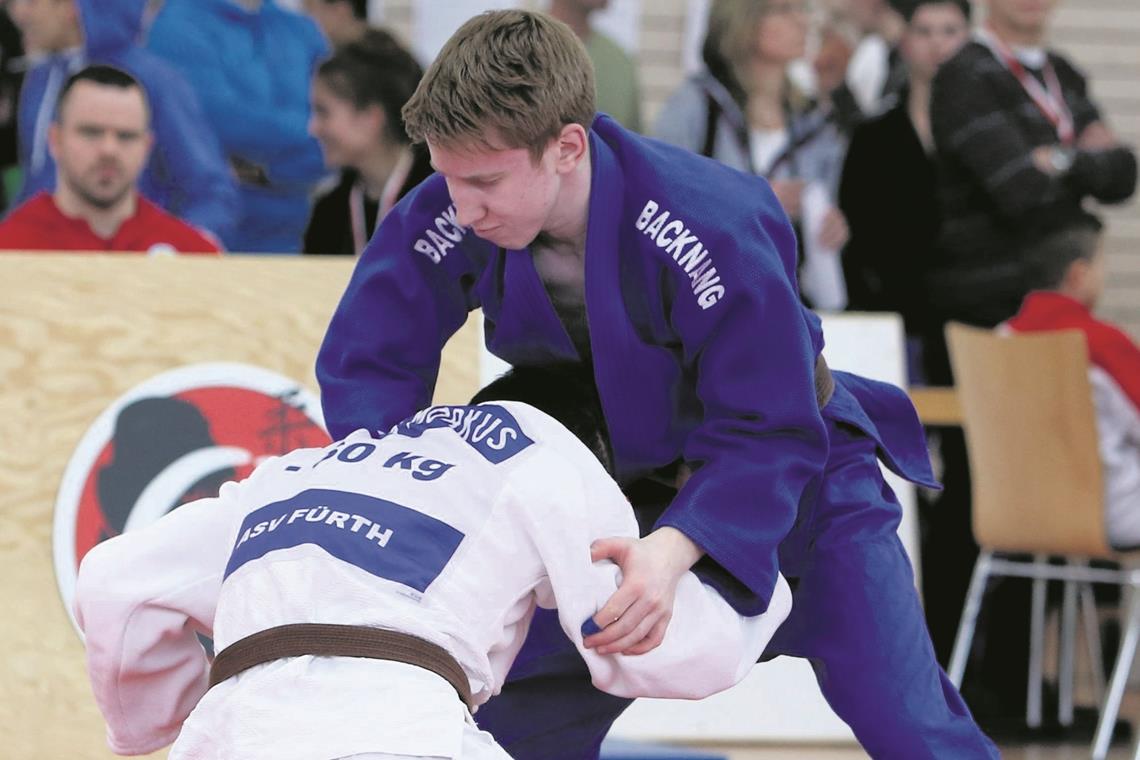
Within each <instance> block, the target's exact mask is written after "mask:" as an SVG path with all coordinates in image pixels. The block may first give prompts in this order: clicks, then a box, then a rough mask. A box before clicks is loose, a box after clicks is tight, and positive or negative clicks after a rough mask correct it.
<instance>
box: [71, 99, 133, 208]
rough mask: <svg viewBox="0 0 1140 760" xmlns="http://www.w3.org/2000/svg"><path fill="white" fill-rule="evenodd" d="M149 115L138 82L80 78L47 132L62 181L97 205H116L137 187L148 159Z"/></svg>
mask: <svg viewBox="0 0 1140 760" xmlns="http://www.w3.org/2000/svg"><path fill="white" fill-rule="evenodd" d="M148 121H149V114H148V113H147V106H146V102H145V101H144V99H143V95H142V92H141V91H140V90H139V89H138V88H137V87H114V86H110V85H102V84H98V83H95V82H86V81H81V82H77V83H76V84H75V85H74V86H73V87H72V88H71V90H70V91H69V92H68V94H67V97H66V98H65V99H64V101H63V104H62V106H61V109H60V113H59V121H58V122H57V123H55V124H52V126H51V129H50V130H49V133H48V144H49V147H50V148H51V154H52V157H53V158H54V159H55V162H56V166H57V169H58V172H59V181H60V182H61V183H66V185H67V186H68V187H69V188H70V189H71V190H72V191H73V192H74V193H75V194H76V195H78V196H79V197H80V198H82V199H83V200H84V201H85V202H87V203H88V204H90V205H92V206H94V207H96V208H111V207H112V206H114V205H115V204H116V203H118V202H119V201H121V200H122V199H123V198H124V197H126V195H127V194H128V193H130V192H131V191H132V190H133V189H134V187H135V183H136V182H137V181H138V178H139V174H141V173H142V170H143V166H144V165H145V164H146V159H147V155H148V154H149V153H150V146H151V135H150V131H149V129H148Z"/></svg>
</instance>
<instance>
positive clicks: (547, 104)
mask: <svg viewBox="0 0 1140 760" xmlns="http://www.w3.org/2000/svg"><path fill="white" fill-rule="evenodd" d="M594 103H595V101H594V82H593V67H592V66H591V64H590V61H589V58H588V57H587V55H586V53H585V50H584V49H583V47H582V46H581V43H580V42H579V41H578V40H577V38H576V37H575V36H574V34H573V32H572V31H571V30H570V29H569V28H568V27H566V26H565V25H564V24H561V23H559V22H557V21H555V20H553V19H551V18H549V17H547V16H543V15H542V14H534V13H527V12H524V11H500V12H492V13H487V14H483V15H480V16H476V17H475V18H473V19H472V20H470V21H468V22H467V23H466V24H464V25H463V26H462V27H461V28H460V29H459V31H458V32H456V34H455V35H454V36H453V37H452V38H451V40H449V41H448V43H447V44H446V45H445V46H444V48H443V50H442V51H441V53H440V55H439V56H438V57H437V58H436V60H435V62H434V63H433V64H432V66H431V67H430V68H429V70H428V72H427V74H426V75H425V77H424V79H423V81H422V82H421V83H420V87H419V89H417V91H416V94H415V96H413V98H412V100H411V101H409V102H408V105H407V106H405V108H404V118H405V123H406V124H407V127H408V133H409V134H410V135H411V136H412V138H413V139H416V140H425V141H426V142H427V145H428V149H429V151H430V153H431V156H432V162H433V165H434V166H435V168H436V169H437V174H436V175H434V176H433V177H431V178H430V179H428V180H427V181H426V182H424V183H423V184H421V185H420V186H419V187H418V188H416V189H415V190H414V191H413V192H412V193H410V194H409V195H408V196H407V197H406V198H405V199H404V200H403V201H402V202H401V203H400V204H398V205H397V207H396V208H395V209H394V210H393V211H392V213H390V214H389V215H388V216H387V217H386V218H385V219H384V221H383V222H382V223H381V225H380V229H379V230H378V231H377V233H376V235H375V236H374V237H373V239H372V242H371V243H370V244H369V246H368V248H367V249H366V250H365V252H364V254H363V256H362V257H361V259H360V261H359V263H358V264H357V267H356V271H355V273H354V275H353V277H352V280H351V281H350V283H349V286H348V290H347V291H346V293H345V295H344V297H343V299H342V301H341V303H340V305H339V307H338V309H337V312H336V313H335V314H334V316H333V319H332V322H331V324H330V325H329V330H328V333H327V335H326V337H325V340H324V343H323V344H322V347H321V351H320V354H319V356H318V360H317V375H318V378H319V380H320V383H321V390H322V404H323V408H324V411H325V419H326V422H327V423H328V426H329V429H330V430H332V431H333V434H334V435H338V434H341V433H343V432H345V431H346V430H347V429H350V428H352V427H354V426H357V425H359V424H361V423H362V422H364V421H368V424H370V425H377V424H381V425H384V424H388V423H389V422H391V421H394V420H398V419H401V418H402V417H404V416H406V414H407V413H408V411H409V410H413V409H415V408H418V407H420V406H422V405H424V404H425V403H426V402H427V399H429V398H430V396H431V393H432V389H433V388H434V384H435V378H436V375H437V373H438V371H439V364H440V355H441V351H442V347H443V344H444V342H445V341H446V340H447V339H448V337H450V336H451V335H452V334H453V333H454V332H455V331H456V330H457V329H458V328H459V327H460V326H461V325H462V324H463V323H464V322H465V321H466V319H467V315H468V312H469V311H470V310H472V309H474V308H477V307H482V309H483V314H484V316H485V319H486V340H487V347H488V348H489V349H490V350H491V351H492V352H493V353H495V354H496V355H498V356H500V357H501V358H503V359H505V360H506V361H508V362H511V363H512V364H516V365H525V364H546V363H551V362H554V361H559V360H563V361H565V360H571V361H582V362H585V363H587V365H588V366H589V367H590V368H591V369H592V373H593V377H594V379H595V381H596V383H597V388H598V392H599V394H600V397H601V403H602V408H603V410H604V411H605V423H606V427H607V430H608V431H609V434H610V440H611V443H612V446H613V452H614V461H615V469H616V471H617V472H618V473H619V474H620V476H621V477H622V478H623V480H624V479H627V478H635V477H640V476H646V475H656V476H657V477H663V478H667V479H669V480H672V479H673V477H674V475H676V476H677V479H678V482H683V484H682V485H681V487H680V490H679V491H678V492H677V493H676V496H675V498H673V500H672V501H671V503H669V504H668V506H667V508H666V509H665V510H664V512H663V514H662V515H661V516H660V519H659V520H657V522H656V524H655V525H654V527H653V529H652V532H650V533H649V534H648V535H647V536H645V537H644V538H642V539H640V540H639V541H638V542H636V543H635V544H631V545H629V546H627V547H624V548H622V549H621V550H620V552H617V551H611V549H612V548H611V549H607V551H605V552H604V554H605V555H606V556H609V555H610V554H611V553H613V554H615V555H618V556H617V558H618V559H619V560H620V561H621V562H622V568H623V581H622V586H621V587H620V588H619V590H618V592H617V593H616V594H615V595H614V596H613V597H612V598H611V599H610V600H609V601H607V602H606V603H605V604H604V605H603V606H602V609H601V611H600V612H599V614H598V616H597V618H598V619H599V620H601V621H612V622H610V623H609V625H607V626H606V627H605V628H604V630H602V631H601V632H600V633H597V634H594V635H593V636H590V637H588V638H587V639H586V640H585V642H584V643H585V646H586V647H587V648H596V649H597V651H598V652H599V653H600V654H610V653H613V652H623V653H625V654H641V653H645V652H649V651H651V650H652V649H653V648H654V647H655V646H656V645H658V644H659V643H660V642H661V641H662V638H663V637H664V635H665V633H666V630H667V629H668V626H669V620H670V615H671V609H672V599H673V596H674V592H675V589H676V583H677V579H678V578H680V577H682V576H683V575H684V573H686V572H687V571H688V570H689V569H690V568H692V567H693V566H694V564H695V563H697V561H698V559H700V558H701V557H702V556H704V557H705V559H704V565H703V566H702V567H700V568H698V569H699V570H701V571H702V572H704V573H706V574H705V575H704V577H705V578H706V579H707V580H709V581H710V582H712V583H714V584H715V587H716V588H718V590H720V591H721V592H722V593H723V594H724V595H725V598H726V599H728V600H729V601H730V602H731V603H732V604H733V606H734V607H735V608H736V609H737V610H738V611H740V612H743V613H755V612H760V611H763V610H765V609H768V605H769V603H770V601H771V599H772V589H773V588H775V582H776V581H775V579H776V577H777V572H782V573H783V574H784V575H785V576H787V577H788V578H789V579H794V581H792V580H789V582H790V583H792V585H793V586H794V587H795V592H794V598H795V605H794V607H793V612H792V614H791V616H790V617H789V619H788V621H787V622H786V623H785V624H784V626H783V627H781V629H780V631H779V632H778V633H777V635H776V637H775V638H774V639H773V641H772V643H771V644H770V645H769V647H768V648H767V650H766V653H765V656H767V657H775V656H778V655H780V654H789V655H793V656H800V657H806V658H810V659H811V660H812V662H813V663H814V664H815V668H816V674H817V677H818V680H819V684H820V687H821V689H822V691H823V693H824V694H825V696H826V697H827V699H828V701H829V703H830V704H831V705H832V707H833V708H834V709H835V710H836V712H837V713H838V714H839V716H840V717H841V718H843V719H844V720H845V721H847V722H848V724H850V725H851V726H852V728H853V729H854V731H855V735H856V736H857V737H858V738H859V741H860V742H861V743H862V744H863V746H864V747H865V748H866V749H867V750H868V751H869V752H870V753H871V754H872V755H874V756H876V757H882V758H891V757H898V758H907V759H908V760H915V759H916V758H944V757H955V758H979V757H996V750H995V749H994V747H993V745H992V744H991V743H990V742H989V741H988V740H987V739H986V738H985V737H984V736H983V735H982V734H981V733H980V732H979V731H978V728H977V726H976V725H975V724H974V722H973V720H972V719H971V718H970V715H969V711H968V710H967V709H966V707H965V705H964V704H963V703H962V702H961V699H960V698H959V697H958V694H957V692H956V690H955V689H954V687H953V686H952V685H951V684H950V683H949V681H948V680H947V679H946V676H945V674H943V673H942V672H941V671H940V669H939V668H938V666H937V664H936V663H935V661H934V654H933V651H932V650H931V647H930V641H929V638H928V636H927V635H926V631H925V627H924V624H923V621H922V611H921V607H920V605H919V602H918V597H917V594H916V593H915V590H914V586H913V584H914V577H913V574H912V572H911V568H910V564H909V562H908V560H907V558H906V553H905V551H904V549H903V548H902V545H901V543H900V541H899V538H898V535H897V533H896V529H897V527H898V524H899V520H900V518H901V510H900V508H899V505H898V502H897V500H896V499H895V497H894V496H893V494H891V492H890V489H889V488H888V487H887V486H886V484H885V483H884V481H883V477H882V474H881V472H880V470H879V464H878V460H877V459H876V455H877V454H881V455H882V457H883V458H884V461H885V462H886V463H887V464H888V466H890V467H892V468H893V469H894V470H895V471H897V472H899V473H900V474H901V475H902V476H903V477H904V478H908V479H910V480H914V481H917V482H923V483H930V482H931V477H932V476H931V473H930V469H929V461H928V458H927V453H926V447H925V441H924V440H923V436H922V430H921V427H920V426H919V424H918V420H917V418H916V415H915V413H914V409H913V407H912V406H911V405H910V403H909V401H908V399H907V397H906V394H905V393H903V392H902V391H901V390H899V389H897V388H893V387H892V386H887V385H884V384H881V383H876V382H873V381H869V380H865V379H863V378H858V377H856V376H853V375H848V374H845V373H834V374H833V373H830V372H829V371H828V370H827V368H826V364H824V363H823V362H822V360H821V359H820V350H821V349H822V346H823V336H822V333H821V330H820V324H819V320H818V318H816V317H815V315H813V314H812V313H811V312H810V311H808V310H807V309H806V308H804V307H803V305H802V304H801V302H800V300H799V297H798V294H797V293H796V289H795V263H796V262H795V238H794V235H793V233H792V228H791V225H790V224H789V223H788V220H787V217H786V216H785V215H784V213H783V212H782V211H781V209H780V206H779V203H778V202H777V200H776V197H775V195H774V194H773V193H772V191H771V190H770V189H769V187H768V184H767V182H765V181H764V180H763V179H760V178H758V177H755V176H753V175H749V174H744V173H741V172H737V171H733V170H732V169H729V168H727V167H725V166H723V165H722V164H719V163H716V162H714V161H709V160H707V159H704V158H701V157H699V156H696V155H694V154H693V153H691V152H689V151H685V150H682V149H678V148H676V147H675V146H670V145H667V144H665V143H662V142H659V141H655V140H647V139H644V138H641V137H638V136H637V135H635V134H633V133H631V132H629V131H628V130H625V129H623V128H622V127H621V126H620V125H618V124H617V123H616V122H615V121H614V120H613V119H610V118H608V117H606V116H604V115H603V116H597V117H596V118H595V108H594ZM821 410H822V413H821ZM688 473H691V476H690V477H686V474H688ZM528 649H529V654H528V651H527V650H528ZM566 651H568V649H567V647H566V646H565V645H564V644H561V643H559V641H558V640H557V638H555V637H550V638H545V637H544V636H543V635H542V634H541V633H540V634H539V635H538V636H537V637H536V636H535V633H534V629H533V628H532V635H531V640H529V641H528V643H527V645H526V647H524V651H523V653H522V657H521V658H520V659H523V660H524V665H523V666H522V669H521V670H520V669H519V668H516V671H515V677H514V678H515V681H516V683H515V684H514V685H513V686H512V685H511V684H508V686H507V687H506V688H505V689H504V692H503V694H502V695H501V696H500V697H498V698H497V699H496V700H493V701H492V702H491V703H489V704H488V706H487V707H485V708H484V709H483V710H481V711H480V720H481V721H482V722H483V725H484V727H487V728H489V730H491V731H492V733H493V734H495V735H496V737H497V738H498V739H499V740H500V741H501V742H502V743H503V744H504V746H506V748H507V750H508V751H509V752H511V753H512V754H513V755H515V756H516V757H518V758H529V757H534V758H546V759H547V760H550V759H551V758H560V757H567V758H568V757H574V758H579V759H580V758H583V757H596V755H597V750H598V745H599V744H600V741H601V738H602V736H603V735H604V733H605V731H606V730H607V729H608V727H609V725H610V723H611V722H612V721H613V719H614V718H615V717H616V715H617V714H618V713H620V712H621V710H622V709H623V708H624V706H625V703H624V702H622V701H620V700H619V701H616V702H615V701H613V698H606V697H605V695H600V697H601V698H600V699H599V695H598V694H597V692H596V691H590V690H589V689H588V684H585V682H584V680H579V675H578V673H575V672H574V670H573V667H574V662H575V661H579V662H580V660H579V658H577V656H576V655H574V654H573V652H572V651H570V652H569V654H570V655H571V656H570V657H569V658H567V657H561V656H560V653H562V652H566ZM547 655H549V657H547ZM536 664H537V665H540V666H543V667H544V666H545V665H547V664H549V665H551V666H552V667H551V668H550V669H545V670H544V669H543V667H531V666H532V665H536ZM563 667H566V668H568V669H569V670H563V669H562V668H563Z"/></svg>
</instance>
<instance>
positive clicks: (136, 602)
mask: <svg viewBox="0 0 1140 760" xmlns="http://www.w3.org/2000/svg"><path fill="white" fill-rule="evenodd" d="M637 535H638V531H637V525H636V522H635V520H634V517H633V513H632V510H631V509H630V507H629V505H628V503H627V501H626V500H625V498H624V496H623V495H622V493H621V491H620V490H619V489H618V486H617V484H616V483H615V482H614V481H613V480H612V479H611V478H610V477H609V476H608V475H607V474H606V472H605V470H604V469H603V468H602V466H601V465H600V464H599V463H598V461H597V460H596V459H595V457H594V456H593V455H592V454H591V452H590V451H589V450H588V449H586V447H585V446H583V445H582V444H581V443H580V442H579V441H578V440H577V439H576V438H574V437H573V435H571V434H570V433H569V432H568V431H567V430H566V429H565V428H564V427H562V425H560V424H559V423H557V422H555V421H554V420H553V419H552V418H550V417H548V416H547V415H545V414H544V413H542V412H540V411H538V410H536V409H534V408H532V407H530V406H527V405H525V404H519V403H511V402H502V403H496V404H483V405H480V406H471V407H463V406H459V407H432V408H430V409H427V410H424V411H422V412H420V413H419V414H417V415H416V416H415V417H413V418H410V419H409V420H405V421H404V422H402V423H400V425H398V426H397V427H396V428H394V429H393V431H392V432H391V433H389V434H387V435H383V436H380V437H373V436H372V435H370V434H369V433H368V432H367V431H364V430H360V431H357V432H355V433H353V434H352V435H350V436H349V437H348V438H346V439H344V440H342V441H339V442H337V443H334V444H332V445H330V446H329V447H327V448H325V449H301V450H298V451H294V452H292V453H290V454H288V455H285V456H282V457H279V458H275V459H271V460H269V461H266V462H265V463H263V464H262V465H261V466H259V467H258V468H257V470H255V471H254V473H253V474H252V475H251V476H250V477H249V478H248V479H247V480H245V481H243V482H241V483H229V484H227V485H226V486H225V487H223V489H222V491H221V494H220V495H219V496H218V498H216V499H204V500H201V501H197V502H194V503H192V504H187V505H185V506H183V507H180V508H179V509H177V510H175V511H174V512H172V513H170V514H169V515H167V516H166V517H164V518H163V519H161V520H159V521H158V522H156V523H154V524H153V525H150V526H148V527H146V528H143V529H140V530H137V531H133V532H130V533H127V534H124V535H122V536H119V537H117V538H113V539H111V540H109V541H106V542H104V543H102V544H100V545H99V546H97V547H96V548H95V549H93V550H92V551H91V552H90V553H88V555H87V556H86V557H85V558H84V560H83V563H82V566H81V568H80V571H79V579H78V584H77V591H76V602H75V604H76V616H77V619H78V621H79V624H80V627H81V628H82V630H83V632H84V634H85V637H86V645H87V660H88V669H89V671H90V676H91V682H92V685H93V687H94V691H95V697H96V700H97V701H98V703H99V707H100V709H101V710H102V711H103V715H104V716H105V718H106V720H107V726H108V728H107V738H108V743H109V744H110V746H111V748H112V749H113V750H115V751H116V752H118V753H121V754H137V753H145V752H150V751H153V750H155V749H158V748H160V747H162V746H165V745H166V744H168V743H170V742H171V741H174V740H175V738H176V737H177V738H178V742H177V744H176V745H175V748H174V750H173V752H172V753H171V757H203V758H206V757H208V758H241V760H250V759H251V758H273V759H274V760H287V759H288V758H297V759H298V760H317V759H318V758H335V757H342V756H347V755H352V754H356V753H366V752H384V753H394V754H408V755H424V756H438V757H453V756H456V755H457V754H458V751H459V745H460V743H461V737H462V735H463V732H464V730H465V725H466V720H467V713H466V709H465V707H464V705H463V704H462V702H461V701H460V700H459V699H458V697H457V696H456V694H455V691H454V689H452V687H451V686H450V685H449V684H448V683H447V682H446V681H445V680H444V679H442V678H440V677H439V676H436V675H435V674H434V673H430V672H428V671H426V670H422V669H420V668H416V667H413V666H407V665H401V664H398V663H392V662H386V661H378V660H366V659H350V658H316V657H297V658H290V659H284V660H277V661H274V662H269V663H265V664H263V665H259V666H256V667H254V668H252V669H250V670H247V671H245V672H244V673H242V674H240V675H238V676H236V677H234V678H231V679H229V680H228V681H225V682H223V683H221V684H219V685H218V686H216V687H214V688H213V689H211V690H210V691H209V692H208V693H207V692H206V678H207V672H208V668H209V663H208V661H207V658H206V655H205V654H204V652H203V650H202V647H201V645H200V644H199V641H198V639H197V636H196V633H198V632H201V633H203V634H206V635H210V636H212V637H213V639H214V644H215V647H216V649H217V650H218V651H220V650H221V649H222V648H224V647H226V646H228V645H229V644H231V643H233V642H234V641H236V640H238V639H241V638H243V637H245V636H248V635H250V634H252V633H255V632H257V631H261V630H263V629H266V628H270V627H272V626H278V625H284V624H288V623H313V622H316V623H339V624H356V625H369V626H377V627H382V628H389V629H395V630H399V631H404V632H406V633H409V634H413V635H416V636H419V637H421V638H423V639H426V640H428V641H432V642H434V643H436V644H438V645H440V646H442V647H444V648H445V649H447V650H448V651H449V652H450V653H451V654H452V655H453V656H454V657H455V659H456V660H457V661H458V662H459V664H460V665H461V666H462V667H463V669H464V671H465V672H466V674H467V676H468V677H469V679H470V682H471V691H472V694H473V695H474V700H475V702H476V703H482V702H484V701H486V700H487V699H489V698H490V697H491V696H492V695H494V694H495V693H497V692H498V691H499V689H500V688H501V686H502V683H503V679H504V678H505V677H506V675H507V671H508V669H509V668H510V666H511V663H512V661H513V660H514V657H515V655H516V654H517V652H518V650H519V647H520V646H521V644H522V641H523V638H524V637H525V635H526V632H527V626H528V623H529V621H530V618H531V615H532V614H533V611H534V608H535V605H536V604H540V605H542V606H544V607H554V606H557V608H558V611H559V618H560V620H561V622H562V626H563V628H564V629H565V631H566V633H567V635H568V636H569V637H570V638H571V640H572V641H574V642H575V643H576V644H577V645H578V648H579V651H580V652H581V653H582V656H583V658H584V659H585V661H586V663H587V664H588V666H589V669H590V672H591V675H592V677H593V682H594V684H595V685H596V686H597V687H598V688H599V689H602V690H604V691H607V692H610V693H612V694H617V695H621V696H627V697H637V696H653V697H682V698H700V697H704V696H706V695H709V694H712V693H714V692H717V691H720V690H723V689H726V688H728V687H729V686H732V685H733V684H735V683H737V682H738V681H740V680H741V679H742V678H743V677H744V676H745V675H746V674H747V673H748V671H749V669H750V668H751V666H752V664H753V663H755V662H756V660H757V658H758V657H759V656H760V654H761V652H762V651H763V649H764V647H765V645H766V643H767V642H768V640H769V639H770V638H771V637H772V634H773V633H774V632H775V630H776V628H777V627H778V626H779V624H780V623H781V622H783V620H784V619H785V618H786V617H787V614H788V612H789V611H790V608H791V594H790V591H789V589H788V587H787V584H786V583H785V582H784V579H783V578H782V577H781V578H780V579H779V583H778V584H777V587H776V594H775V595H774V596H773V598H772V603H771V605H770V606H769V608H768V611H767V612H766V613H765V614H763V615H760V616H757V617H751V618H749V617H742V616H740V615H739V614H737V613H736V612H735V611H734V610H733V609H732V608H731V607H730V606H729V605H728V604H727V603H726V602H725V601H724V600H723V599H722V598H721V597H720V596H719V595H717V594H716V593H715V592H714V591H712V589H710V588H708V587H706V586H703V585H702V584H701V583H700V581H699V580H698V579H697V578H696V576H694V575H693V574H692V573H689V574H687V575H686V576H685V577H683V578H682V580H681V582H680V584H679V586H678V590H677V597H676V604H675V607H674V614H673V618H672V622H671V624H670V626H669V630H668V633H667V635H666V637H665V640H664V642H663V643H662V644H661V646H659V647H658V648H657V649H655V650H653V651H652V652H649V653H648V654H644V655H639V656H630V657H626V656H622V655H607V656H599V655H598V654H596V653H595V652H594V651H593V650H588V649H584V648H583V647H582V633H581V627H582V624H583V623H584V622H585V621H586V620H587V619H588V618H590V617H591V616H592V615H593V614H594V613H595V612H596V611H597V610H598V608H599V607H600V606H601V605H602V604H603V603H604V602H605V601H606V600H607V599H608V598H609V597H610V596H611V595H612V594H613V593H614V591H615V590H616V589H617V586H618V583H619V580H620V576H619V571H618V568H617V567H616V566H615V565H614V564H612V563H609V562H600V563H597V564H593V563H591V560H590V544H591V542H592V541H594V540H595V539H598V538H603V537H608V536H629V537H636V536H637ZM184 721H185V724H184V725H183V722H184ZM466 730H470V729H469V727H468V728H467V729H466ZM180 731H181V735H180Z"/></svg>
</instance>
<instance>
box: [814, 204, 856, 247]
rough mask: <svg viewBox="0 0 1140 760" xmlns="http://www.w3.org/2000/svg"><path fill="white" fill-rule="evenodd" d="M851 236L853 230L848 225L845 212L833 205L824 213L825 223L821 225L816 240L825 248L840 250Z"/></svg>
mask: <svg viewBox="0 0 1140 760" xmlns="http://www.w3.org/2000/svg"><path fill="white" fill-rule="evenodd" d="M850 237H851V230H849V229H848V227H847V218H846V217H845V216H843V212H842V211H840V210H839V209H837V208H836V207H834V206H832V207H831V208H829V209H828V210H827V213H826V214H824V217H823V224H821V225H820V227H819V239H818V240H817V241H816V242H818V243H819V245H820V246H821V247H823V248H828V249H832V250H839V249H840V248H842V247H843V246H844V244H846V243H847V240H848V238H850Z"/></svg>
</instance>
